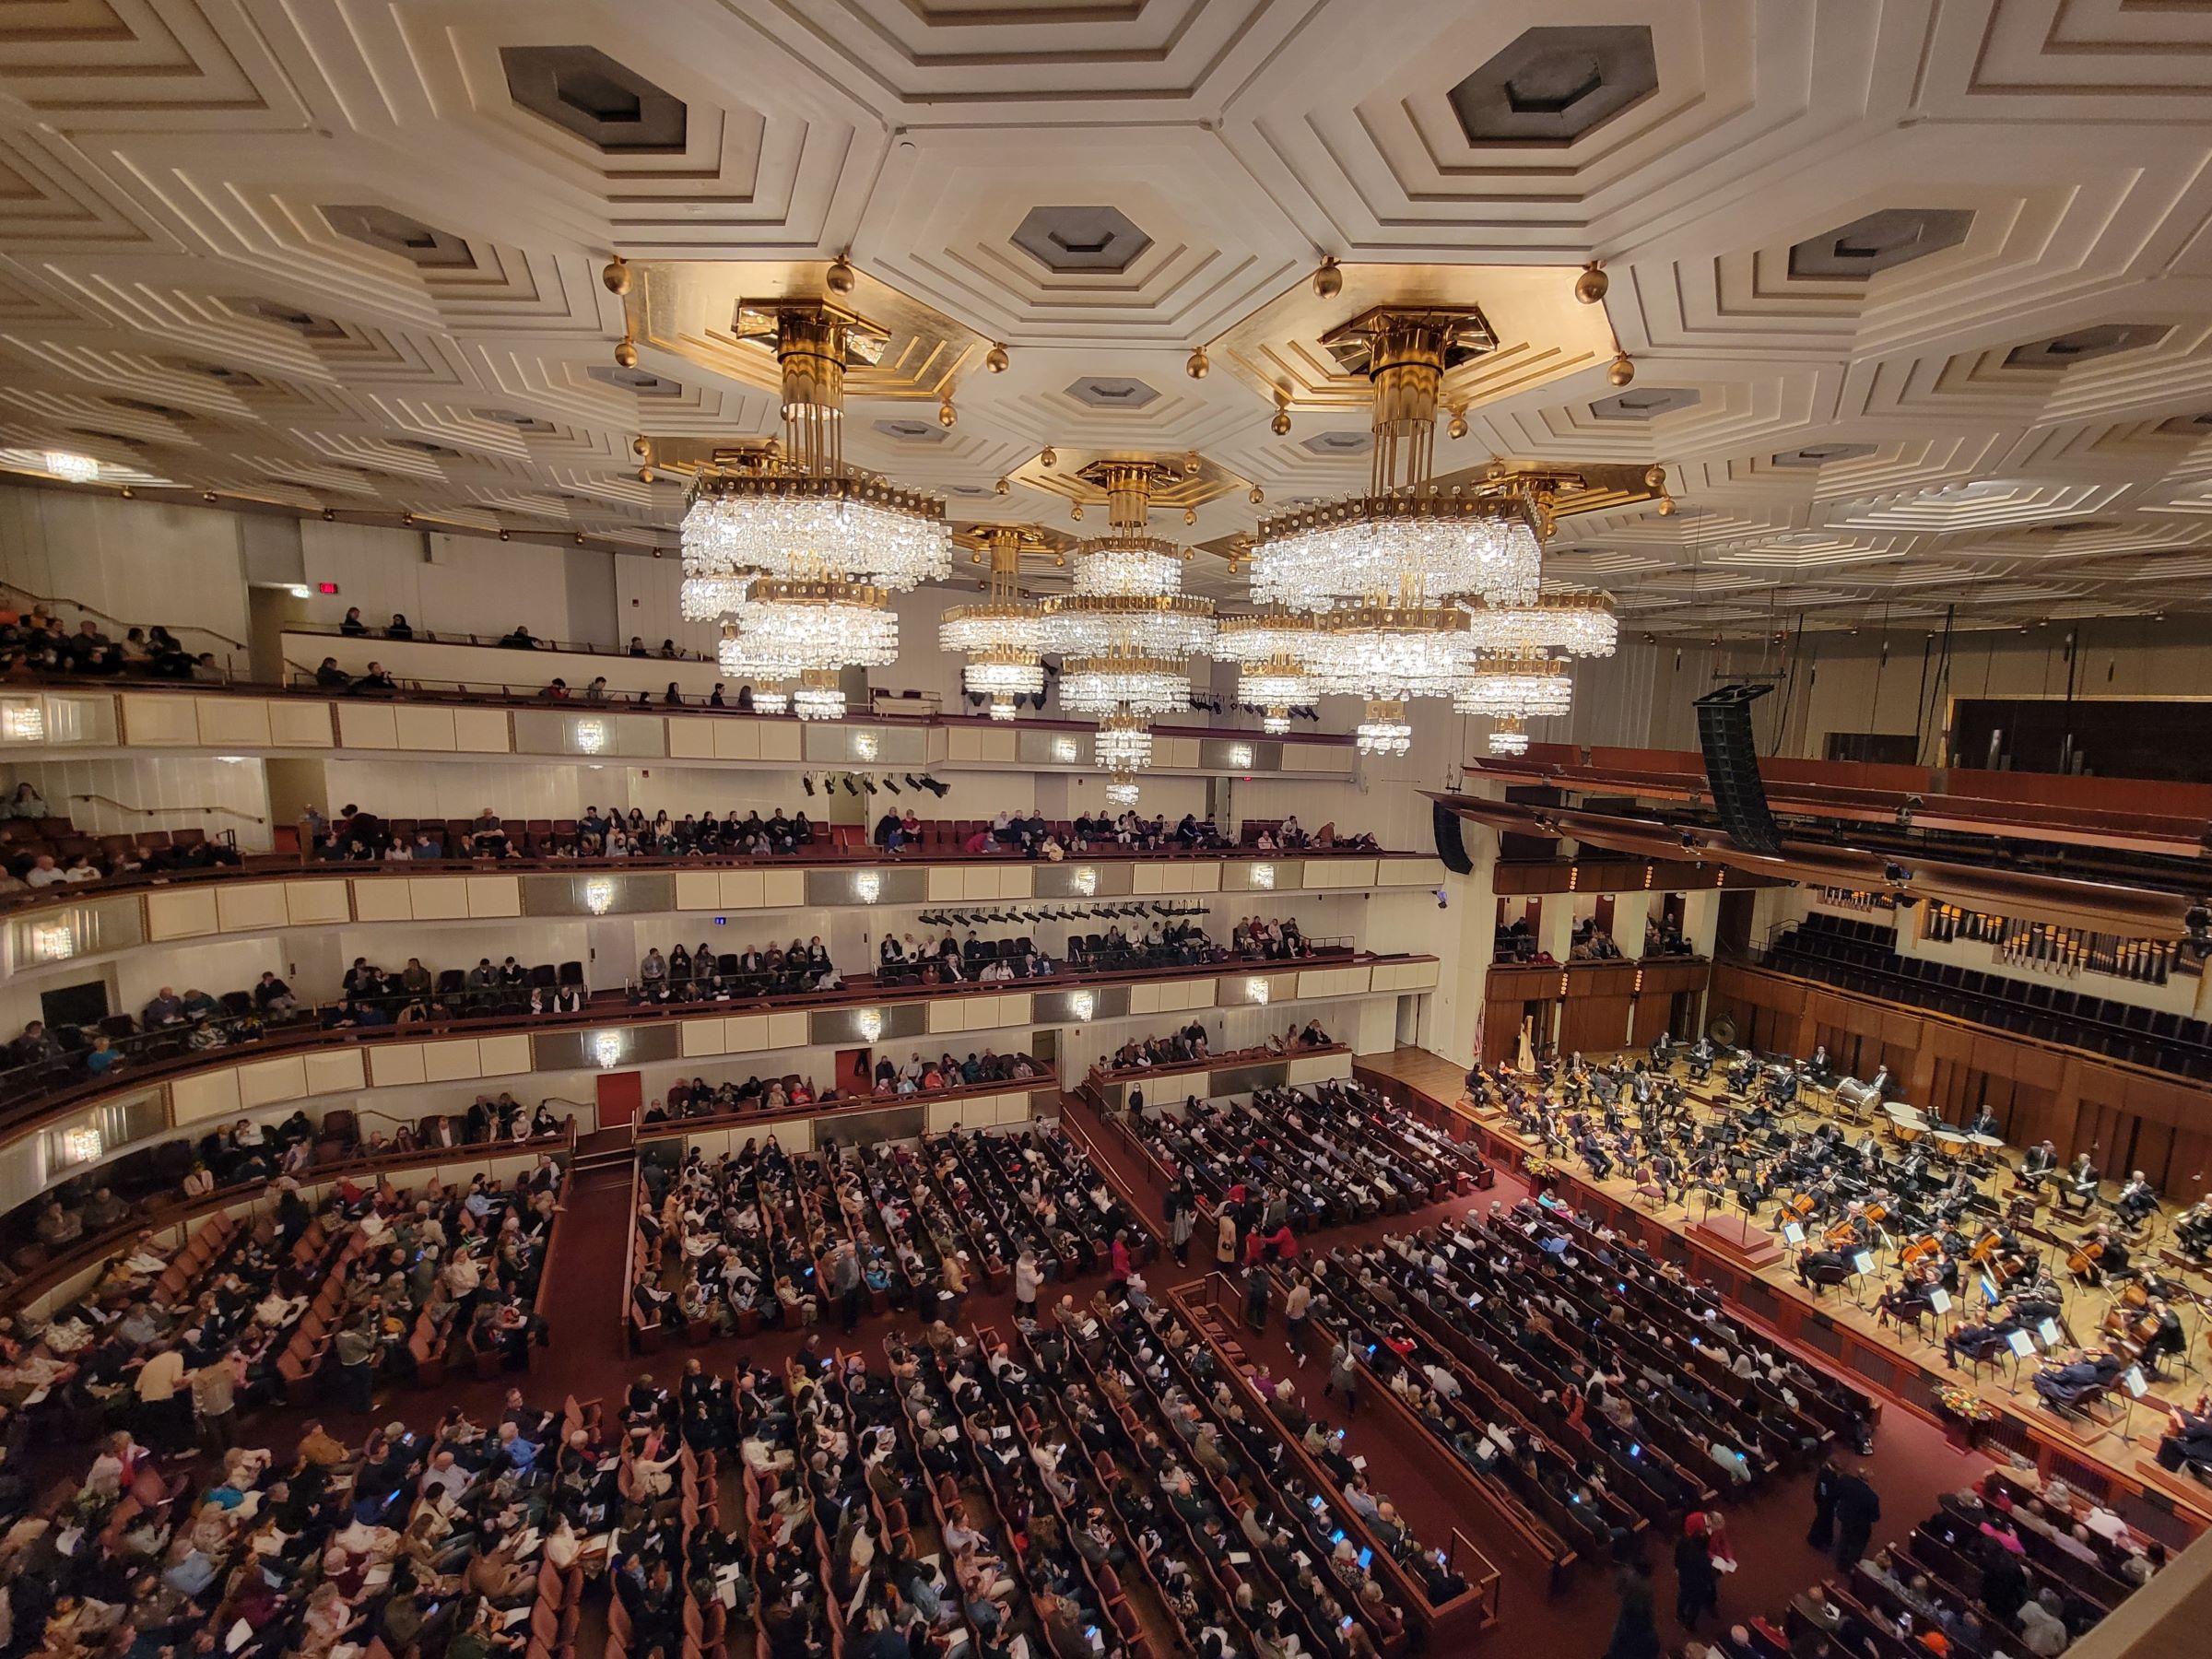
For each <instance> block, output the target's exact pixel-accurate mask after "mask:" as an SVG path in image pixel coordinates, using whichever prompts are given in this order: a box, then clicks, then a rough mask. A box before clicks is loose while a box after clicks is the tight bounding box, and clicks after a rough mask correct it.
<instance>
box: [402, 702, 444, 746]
mask: <svg viewBox="0 0 2212 1659" xmlns="http://www.w3.org/2000/svg"><path fill="white" fill-rule="evenodd" d="M392 729H393V735H394V736H395V737H397V738H398V740H399V747H401V748H403V749H406V750H407V751H408V752H409V753H411V754H451V753H453V747H454V744H453V711H452V710H451V709H441V708H440V707H438V706H437V705H436V704H435V703H396V704H394V706H393V710H392Z"/></svg>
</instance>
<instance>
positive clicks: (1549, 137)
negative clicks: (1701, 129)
mask: <svg viewBox="0 0 2212 1659" xmlns="http://www.w3.org/2000/svg"><path fill="white" fill-rule="evenodd" d="M1658 87H1659V64H1658V60H1657V58H1656V57H1655V56H1654V55H1653V51H1652V31H1651V30H1650V29H1648V28H1646V27H1644V26H1643V25H1642V24H1641V23H1619V24H1604V25H1598V26H1587V27H1575V28H1554V27H1547V28H1542V29H1524V30H1523V31H1522V33H1521V35H1520V38H1519V39H1517V40H1515V41H1513V43H1512V45H1510V46H1508V47H1506V48H1505V50H1504V51H1502V52H1500V53H1498V55H1497V56H1495V57H1493V58H1492V59H1490V61H1489V62H1488V63H1487V64H1485V65H1483V66H1482V67H1481V68H1479V69H1477V70H1476V71H1475V73H1474V74H1472V75H1470V76H1467V77H1466V79H1465V80H1463V81H1461V82H1460V83H1459V84H1458V85H1457V86H1455V87H1453V88H1452V90H1451V93H1450V94H1449V96H1450V98H1451V100H1452V112H1453V114H1454V115H1456V116H1458V117H1459V125H1460V130H1461V131H1462V132H1464V133H1465V135H1466V136H1467V142H1468V143H1469V144H1536V145H1564V144H1572V143H1573V142H1574V141H1575V140H1576V139H1577V138H1580V137H1582V136H1583V135H1584V134H1586V133H1589V132H1592V131H1594V129H1595V128H1596V127H1598V126H1599V125H1600V124H1603V123H1605V122H1606V121H1609V120H1611V119H1612V118H1613V117H1614V116H1616V115H1618V114H1619V113H1620V112H1622V111H1623V110H1625V109H1627V108H1628V107H1629V106H1630V105H1631V104H1633V103H1636V102H1638V101H1640V100H1642V99H1644V98H1647V97H1649V96H1650V95H1651V94H1652V93H1653V92H1654V91H1656V90H1658Z"/></svg>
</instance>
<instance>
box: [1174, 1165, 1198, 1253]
mask: <svg viewBox="0 0 2212 1659" xmlns="http://www.w3.org/2000/svg"><path fill="white" fill-rule="evenodd" d="M1167 1209H1168V1241H1169V1242H1170V1243H1171V1244H1172V1245H1173V1246H1174V1247H1175V1265H1177V1266H1178V1267H1188V1266H1189V1265H1191V1232H1192V1230H1193V1228H1194V1225H1195V1220H1194V1218H1195V1216H1196V1214H1197V1209H1198V1203H1197V1194H1194V1193H1193V1192H1192V1191H1191V1178H1190V1177H1189V1176H1188V1175H1185V1176H1182V1178H1181V1179H1179V1180H1178V1181H1177V1182H1175V1184H1174V1185H1173V1186H1171V1187H1170V1188H1169V1189H1168V1204H1167Z"/></svg>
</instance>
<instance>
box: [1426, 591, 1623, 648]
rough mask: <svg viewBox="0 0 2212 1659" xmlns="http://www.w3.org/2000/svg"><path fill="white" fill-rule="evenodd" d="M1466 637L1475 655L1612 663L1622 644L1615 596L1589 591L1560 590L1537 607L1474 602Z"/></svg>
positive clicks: (1548, 594)
mask: <svg viewBox="0 0 2212 1659" xmlns="http://www.w3.org/2000/svg"><path fill="white" fill-rule="evenodd" d="M1465 610H1466V612H1467V637H1468V639H1469V640H1470V641H1472V642H1473V644H1474V646H1475V649H1476V650H1477V651H1484V652H1497V653H1506V654H1509V655H1518V654H1530V655H1535V654H1551V653H1558V654H1559V655H1561V656H1576V657H1608V656H1611V655H1612V654H1613V652H1614V648H1615V647H1616V646H1617V645H1618V643H1619V641H1620V619H1619V618H1618V617H1617V616H1616V615H1615V614H1614V610H1613V596H1612V595H1611V594H1601V593H1596V592H1594V591H1592V590H1590V589H1587V588H1557V589H1551V590H1547V592H1545V593H1544V594H1541V595H1539V596H1538V598H1537V599H1536V601H1535V603H1534V604H1533V605H1517V606H1516V605H1492V604H1490V603H1488V601H1485V600H1480V599H1477V600H1471V601H1469V602H1467V603H1466V605H1465Z"/></svg>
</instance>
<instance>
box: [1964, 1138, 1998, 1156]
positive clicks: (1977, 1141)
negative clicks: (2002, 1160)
mask: <svg viewBox="0 0 2212 1659" xmlns="http://www.w3.org/2000/svg"><path fill="white" fill-rule="evenodd" d="M1966 1138H1967V1139H1968V1140H1970V1141H1971V1142H1972V1143H1973V1144H1974V1145H1975V1146H1977V1147H1981V1148H1982V1149H1983V1151H1984V1152H1994V1151H1995V1150H1996V1149H1997V1148H1998V1147H2002V1146H2003V1145H2004V1144H2005V1139H2004V1136H2002V1135H1968V1136H1967V1137H1966Z"/></svg>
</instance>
